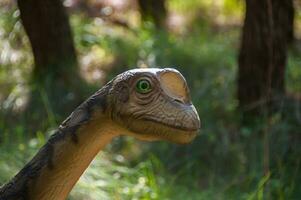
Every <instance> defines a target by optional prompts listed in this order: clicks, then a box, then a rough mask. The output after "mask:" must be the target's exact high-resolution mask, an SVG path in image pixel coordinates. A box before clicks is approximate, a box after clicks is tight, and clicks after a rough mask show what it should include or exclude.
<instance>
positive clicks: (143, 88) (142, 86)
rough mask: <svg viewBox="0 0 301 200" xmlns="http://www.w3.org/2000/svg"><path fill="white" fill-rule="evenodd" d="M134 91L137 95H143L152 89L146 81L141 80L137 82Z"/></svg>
mask: <svg viewBox="0 0 301 200" xmlns="http://www.w3.org/2000/svg"><path fill="white" fill-rule="evenodd" d="M136 90H137V92H139V93H142V94H145V93H148V92H150V91H151V90H152V87H151V84H150V82H149V81H148V80H146V79H142V80H139V81H138V82H137V84H136Z"/></svg>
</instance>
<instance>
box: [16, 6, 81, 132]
mask: <svg viewBox="0 0 301 200" xmlns="http://www.w3.org/2000/svg"><path fill="white" fill-rule="evenodd" d="M17 3H18V7H19V10H20V17H21V20H22V23H23V26H24V29H25V32H26V33H27V35H28V38H29V41H30V44H31V47H32V52H33V57H34V62H35V66H34V68H33V72H32V81H31V86H32V87H31V98H30V101H29V103H28V105H27V108H26V110H25V112H24V113H23V114H24V116H21V117H23V118H25V119H26V121H28V123H27V122H25V123H26V126H30V127H29V129H30V131H35V130H39V129H40V130H43V129H44V128H47V127H49V123H50V125H55V123H56V119H59V120H60V119H62V118H63V117H64V115H65V113H69V112H70V111H71V110H72V109H73V108H74V107H75V106H76V105H78V103H79V102H80V101H81V99H82V95H83V90H82V85H83V84H82V79H80V78H79V74H78V71H77V70H78V62H77V56H76V51H75V48H74V44H73V38H72V32H71V28H70V24H69V21H68V15H67V13H66V11H65V9H64V7H63V5H62V1H61V0H17ZM43 120H46V121H43ZM40 125H43V126H44V127H40Z"/></svg>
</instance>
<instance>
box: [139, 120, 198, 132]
mask: <svg viewBox="0 0 301 200" xmlns="http://www.w3.org/2000/svg"><path fill="white" fill-rule="evenodd" d="M145 120H146V121H151V122H154V123H159V124H161V125H163V126H167V127H170V128H173V129H178V130H181V131H187V132H197V131H198V130H199V129H200V127H197V126H195V127H185V126H181V125H176V124H170V123H166V122H164V121H160V120H158V119H153V118H147V119H145Z"/></svg>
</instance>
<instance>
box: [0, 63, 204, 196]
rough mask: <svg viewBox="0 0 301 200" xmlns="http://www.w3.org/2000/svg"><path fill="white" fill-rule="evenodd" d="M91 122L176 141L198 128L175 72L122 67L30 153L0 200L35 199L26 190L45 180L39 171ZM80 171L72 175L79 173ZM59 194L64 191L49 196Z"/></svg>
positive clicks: (52, 168) (78, 141) (49, 168)
mask: <svg viewBox="0 0 301 200" xmlns="http://www.w3.org/2000/svg"><path fill="white" fill-rule="evenodd" d="M141 80H143V81H144V83H145V81H146V82H147V83H148V84H149V85H148V86H149V88H148V90H144V91H143V92H141V91H140V92H139V90H138V89H137V85H138V83H139V81H141ZM91 121H92V122H93V124H94V125H93V126H94V129H93V130H98V129H97V127H96V128H95V126H98V125H97V124H98V121H99V126H105V125H106V124H103V123H108V122H109V124H110V125H109V126H114V127H117V126H118V127H120V129H116V128H114V130H115V132H118V133H114V137H115V136H118V135H131V136H134V137H137V138H139V139H143V140H167V141H171V142H176V143H188V142H190V141H192V140H193V139H194V138H195V136H196V134H197V132H198V130H199V128H200V120H199V116H198V114H197V112H196V110H195V108H194V106H193V105H192V103H191V100H190V95H189V89H188V87H187V84H186V81H185V79H184V77H183V76H182V75H181V74H180V73H179V72H178V71H176V70H174V69H170V68H165V69H157V68H150V69H134V70H129V71H126V72H124V73H122V74H120V75H118V76H116V77H115V78H114V79H113V80H112V81H110V82H109V83H107V84H106V85H105V86H104V87H102V88H101V89H100V90H99V91H97V92H96V93H95V94H93V95H92V96H91V97H90V98H88V99H87V100H86V101H85V102H84V103H82V104H81V105H80V106H79V107H78V108H76V109H75V110H74V112H72V114H71V115H70V116H69V117H68V118H67V119H66V120H65V121H64V122H63V123H62V124H61V125H60V126H59V128H58V130H57V131H56V133H55V134H54V135H52V136H51V138H50V139H49V140H48V142H47V143H46V144H45V145H44V146H43V147H42V148H41V150H40V151H39V152H38V153H37V154H36V156H35V157H34V158H33V159H32V160H31V161H30V162H29V163H28V164H27V165H25V167H24V168H23V169H22V170H21V171H20V172H19V173H18V174H17V175H16V176H15V177H14V178H13V179H12V180H11V181H10V182H9V183H7V184H6V185H4V186H3V187H2V188H0V200H28V199H39V198H36V197H33V194H32V193H31V192H30V191H35V192H36V188H35V187H37V185H39V184H40V183H45V182H47V181H48V180H41V179H39V177H47V176H42V175H43V174H45V173H46V174H49V173H50V174H52V172H53V173H55V172H57V171H58V170H57V169H58V168H59V166H58V165H61V163H56V162H57V161H59V162H62V160H60V155H61V154H59V153H60V152H64V149H62V148H64V147H66V146H67V145H69V146H70V143H71V147H73V146H75V147H76V145H77V147H78V148H82V147H81V146H83V145H82V144H83V143H84V141H85V137H86V135H85V134H86V133H87V132H91V130H87V129H89V127H91V125H89V124H91ZM95 124H96V125H95ZM99 128H100V129H101V127H99ZM109 130H110V129H109ZM116 130H117V131H116ZM119 131H120V132H119ZM92 132H93V131H92ZM92 134H93V133H92ZM95 134H96V133H95ZM102 134H105V133H102ZM89 136H91V135H89ZM92 136H93V135H92ZM65 143H66V145H65ZM62 144H63V145H62ZM64 145H65V146H64ZM91 146H92V145H91ZM88 148H89V144H85V146H84V149H85V151H86V150H87V149H88ZM91 148H92V147H91ZM79 152H83V151H79ZM86 152H89V151H86ZM65 154H66V153H65ZM70 154H71V155H69V152H68V154H67V158H68V157H71V158H72V157H74V155H72V154H74V153H73V152H72V151H71V152H70ZM92 154H93V156H94V154H95V152H92V150H91V155H92ZM65 156H66V155H65ZM93 156H92V157H93ZM63 161H64V160H63ZM66 170H68V169H66ZM59 172H60V173H61V171H59ZM78 173H79V172H78ZM81 173H82V172H81ZM81 173H79V174H75V175H74V176H75V177H76V176H78V177H79V176H80V175H81ZM53 176H55V175H53ZM62 181H64V180H62ZM71 189H72V186H71V188H70V190H71ZM43 192H44V193H45V192H46V193H47V191H43ZM48 198H49V197H48ZM64 198H65V196H64V195H61V196H58V197H53V199H64ZM44 199H45V198H44ZM39 200H40V199H39Z"/></svg>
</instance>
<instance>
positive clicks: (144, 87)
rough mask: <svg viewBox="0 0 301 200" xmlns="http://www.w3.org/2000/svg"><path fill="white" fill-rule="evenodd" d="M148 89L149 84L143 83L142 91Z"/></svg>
mask: <svg viewBox="0 0 301 200" xmlns="http://www.w3.org/2000/svg"><path fill="white" fill-rule="evenodd" d="M147 88H148V83H147V82H146V81H143V82H142V83H141V89H142V90H146V89H147Z"/></svg>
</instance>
